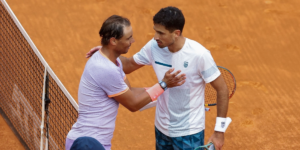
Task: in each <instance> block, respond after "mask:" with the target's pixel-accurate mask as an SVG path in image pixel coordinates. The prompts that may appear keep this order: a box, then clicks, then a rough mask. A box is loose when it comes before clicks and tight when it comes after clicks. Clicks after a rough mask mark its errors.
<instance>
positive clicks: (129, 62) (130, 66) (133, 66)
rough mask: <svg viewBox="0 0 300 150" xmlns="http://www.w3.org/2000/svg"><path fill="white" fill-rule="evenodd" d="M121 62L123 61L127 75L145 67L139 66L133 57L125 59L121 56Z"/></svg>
mask: <svg viewBox="0 0 300 150" xmlns="http://www.w3.org/2000/svg"><path fill="white" fill-rule="evenodd" d="M119 58H120V60H121V61H122V64H123V71H124V72H125V73H126V74H130V73H131V72H133V71H135V70H137V69H139V68H141V67H143V66H144V65H138V64H137V63H136V62H135V61H134V59H133V57H129V58H127V57H124V56H120V57H119Z"/></svg>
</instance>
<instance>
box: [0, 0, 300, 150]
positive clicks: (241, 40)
mask: <svg viewBox="0 0 300 150" xmlns="http://www.w3.org/2000/svg"><path fill="white" fill-rule="evenodd" d="M7 3H8V4H9V5H10V7H11V9H12V10H13V12H14V13H15V15H16V16H17V18H18V19H19V21H20V23H21V24H22V25H23V27H24V28H25V30H26V31H27V33H28V34H29V36H30V37H31V39H32V41H33V42H34V43H35V45H36V46H37V48H38V49H39V51H40V52H41V54H42V55H43V57H44V58H45V60H46V61H47V62H48V64H49V65H50V67H51V68H52V70H53V71H54V72H55V74H56V75H57V77H58V78H59V79H60V80H61V81H62V83H63V85H64V86H65V87H66V89H67V90H68V91H69V92H70V94H71V95H72V96H73V97H74V99H75V100H77V91H78V85H79V81H80V77H81V74H82V72H83V69H84V66H85V63H86V61H87V59H86V58H85V54H86V53H87V52H88V51H89V50H90V49H91V48H92V47H94V46H96V45H99V43H100V37H99V35H98V31H99V29H100V27H101V25H102V22H103V21H104V20H105V19H106V18H107V17H109V16H110V15H113V14H116V15H121V16H124V17H127V18H129V19H130V21H131V23H132V27H133V32H134V38H135V41H136V42H135V43H134V44H133V45H132V46H131V48H130V50H129V52H128V53H127V54H126V55H125V56H132V55H133V54H135V53H136V52H138V51H139V50H140V48H141V47H142V46H143V45H144V44H146V42H148V41H149V40H150V39H151V38H152V37H153V35H154V30H153V23H152V17H153V15H154V14H155V13H156V12H157V11H159V9H160V8H162V7H166V6H176V7H178V8H179V9H181V10H182V11H183V14H184V15H185V18H186V24H185V27H184V29H183V35H184V36H185V37H187V38H190V39H193V40H195V41H198V42H199V43H201V44H202V45H203V46H205V47H206V48H207V49H209V50H210V51H211V53H212V55H213V57H214V59H215V61H216V63H217V65H220V66H224V67H226V68H228V69H229V70H230V71H231V72H232V73H233V74H234V75H235V78H236V80H237V90H236V93H235V95H234V96H233V98H232V99H230V105H229V112H228V116H229V117H231V118H232V120H233V121H232V123H231V125H230V126H229V128H228V130H227V131H226V134H225V145H224V147H223V149H225V150H240V149H245V150H246V149H247V150H248V149H249V150H253V149H263V150H283V149H297V148H298V147H299V146H300V142H299V139H300V127H299V124H300V119H299V114H300V109H298V108H299V107H300V102H298V99H299V97H300V94H299V89H300V86H299V84H300V67H299V66H298V65H299V63H300V59H299V56H300V42H298V39H300V34H299V33H300V29H299V25H300V1H299V0H243V1H232V0H222V1H221V0H210V1H208V0H207V1H205V0H189V1H182V0H165V1H159V0H153V1H146V0H143V1H142V0H115V1H108V0H90V1H83V0H76V1H75V0H73V1H66V0H43V1H40V0H28V1H23V0H7ZM1 30H2V29H1ZM1 36H2V35H1ZM1 51H2V49H1ZM20 51H22V49H20ZM1 57H2V56H1ZM127 77H128V79H129V81H130V83H131V85H132V86H133V87H147V86H151V85H153V84H154V83H156V82H157V79H156V76H155V74H154V71H153V69H152V68H151V67H143V68H142V69H140V70H138V71H136V72H134V73H132V74H130V75H127ZM154 115H155V109H154V108H151V109H149V110H147V111H143V112H136V113H131V112H130V111H128V110H127V109H126V108H124V107H123V106H121V105H120V108H119V113H118V116H117V121H116V130H115V133H114V137H113V141H112V149H113V150H140V149H147V150H148V149H149V150H153V149H155V141H154V140H155V137H154ZM297 116H298V117H297ZM215 117H216V109H215V107H211V111H210V112H207V114H206V130H205V135H206V141H207V139H208V137H209V136H210V135H211V134H212V132H213V127H214V123H215ZM0 141H1V142H0V149H2V148H3V149H20V150H21V149H24V148H23V146H22V145H21V144H20V142H19V141H18V139H17V138H16V137H15V136H14V134H13V133H12V132H11V130H10V128H9V127H8V125H7V124H6V123H5V122H4V120H3V119H2V118H0Z"/></svg>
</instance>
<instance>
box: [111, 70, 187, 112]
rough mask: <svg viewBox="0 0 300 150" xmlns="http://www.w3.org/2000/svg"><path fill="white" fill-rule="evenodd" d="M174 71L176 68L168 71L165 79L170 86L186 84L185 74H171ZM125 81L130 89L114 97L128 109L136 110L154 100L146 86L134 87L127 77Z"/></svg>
mask: <svg viewBox="0 0 300 150" xmlns="http://www.w3.org/2000/svg"><path fill="white" fill-rule="evenodd" d="M173 71H174V69H170V70H169V71H167V72H166V74H165V76H164V79H163V81H164V82H165V83H166V84H167V87H168V88H171V87H175V86H180V85H182V84H184V82H185V79H186V77H185V74H180V75H179V73H180V72H181V71H177V72H175V73H173V74H171V73H172V72H173ZM125 83H126V84H127V85H128V87H129V90H127V91H126V92H125V93H123V94H121V95H119V96H116V97H114V99H115V100H116V101H118V102H119V103H121V104H122V105H123V106H124V107H126V108H127V109H128V110H130V111H132V112H135V111H137V110H139V109H141V108H142V107H144V106H145V105H147V104H148V103H150V102H151V101H152V99H151V96H150V95H149V94H148V92H147V91H146V90H145V89H144V88H132V87H131V86H130V83H129V81H128V80H127V79H126V80H125Z"/></svg>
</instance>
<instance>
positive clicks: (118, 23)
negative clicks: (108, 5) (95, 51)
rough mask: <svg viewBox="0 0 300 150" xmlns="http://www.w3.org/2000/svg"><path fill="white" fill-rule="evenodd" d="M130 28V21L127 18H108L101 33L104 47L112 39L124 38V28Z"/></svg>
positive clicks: (113, 16) (115, 16)
mask: <svg viewBox="0 0 300 150" xmlns="http://www.w3.org/2000/svg"><path fill="white" fill-rule="evenodd" d="M125 26H130V21H129V20H128V19H127V18H124V17H121V16H118V15H112V16H110V17H109V18H107V19H106V20H105V21H104V22H103V24H102V27H101V29H100V31H99V34H100V37H102V39H101V44H102V45H108V43H109V40H110V38H112V37H114V38H116V39H120V38H122V37H123V28H124V27H125Z"/></svg>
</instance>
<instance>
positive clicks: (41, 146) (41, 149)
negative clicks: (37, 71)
mask: <svg viewBox="0 0 300 150" xmlns="http://www.w3.org/2000/svg"><path fill="white" fill-rule="evenodd" d="M46 78H47V68H46V67H45V72H44V83H43V94H42V122H41V143H40V150H43V135H44V117H45V107H44V106H45V101H44V99H45V91H46Z"/></svg>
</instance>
